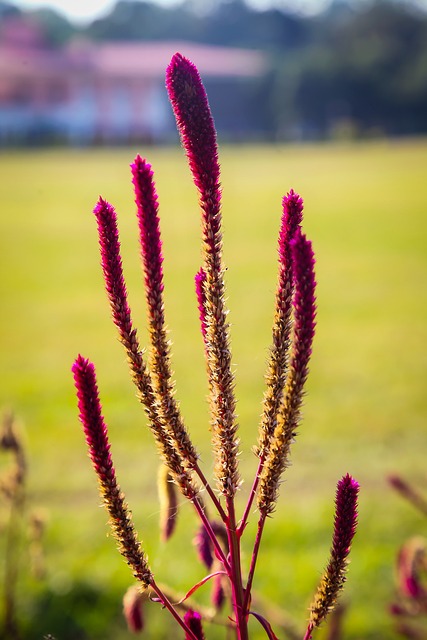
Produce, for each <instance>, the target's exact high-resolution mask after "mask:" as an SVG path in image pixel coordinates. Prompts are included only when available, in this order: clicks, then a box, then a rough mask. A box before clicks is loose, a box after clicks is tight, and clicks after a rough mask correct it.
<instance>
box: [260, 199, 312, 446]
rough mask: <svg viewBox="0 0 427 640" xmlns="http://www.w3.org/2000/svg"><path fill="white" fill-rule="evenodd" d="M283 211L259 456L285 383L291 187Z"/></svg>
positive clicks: (295, 211) (295, 219)
mask: <svg viewBox="0 0 427 640" xmlns="http://www.w3.org/2000/svg"><path fill="white" fill-rule="evenodd" d="M282 207H283V214H282V221H281V226H280V233H279V247H278V253H279V276H278V285H277V291H276V310H275V318H274V325H273V341H272V346H271V349H270V360H269V363H268V367H267V373H266V377H265V379H266V392H265V394H264V407H263V414H262V418H261V424H260V430H259V439H258V449H257V454H258V455H259V456H260V457H261V458H263V457H264V456H265V455H266V453H267V448H268V443H269V442H270V439H271V437H272V435H273V433H274V429H275V427H276V419H277V414H278V411H279V407H280V402H281V400H282V395H283V389H284V388H285V383H286V374H287V369H288V357H289V348H290V340H291V331H292V318H291V315H292V293H293V278H292V254H291V244H290V241H291V240H292V239H293V238H294V236H295V233H296V231H297V229H298V228H299V226H300V224H301V222H302V216H303V200H302V198H301V197H300V196H299V195H298V194H297V193H296V192H295V191H294V190H293V189H291V190H290V191H289V193H288V194H287V195H286V196H284V198H283V200H282Z"/></svg>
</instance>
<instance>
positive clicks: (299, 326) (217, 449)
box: [73, 54, 359, 640]
mask: <svg viewBox="0 0 427 640" xmlns="http://www.w3.org/2000/svg"><path fill="white" fill-rule="evenodd" d="M166 86H167V91H168V94H169V98H170V101H171V103H172V107H173V110H174V114H175V118H176V122H177V126H178V129H179V132H180V135H181V141H182V145H183V147H184V149H185V152H186V155H187V158H188V162H189V165H190V169H191V173H192V175H193V179H194V182H195V185H196V187H197V190H198V193H199V203H200V209H201V214H202V242H203V264H202V266H201V268H200V271H199V272H198V273H197V274H196V277H195V284H196V295H197V302H198V308H199V313H200V324H201V333H202V336H203V344H204V351H205V356H206V365H207V375H208V383H209V404H210V415H211V431H212V448H213V452H214V459H215V468H214V475H215V482H216V490H215V489H214V487H213V486H212V484H211V482H210V481H209V480H208V479H207V478H206V476H205V475H204V473H203V471H202V469H201V468H200V465H199V455H198V453H197V449H196V447H195V445H194V444H193V441H192V439H191V437H190V434H189V432H188V430H187V428H186V426H185V423H184V420H183V417H182V415H181V412H180V408H179V405H178V403H177V401H176V399H175V395H174V382H173V380H172V372H171V366H170V344H169V341H168V337H167V330H166V324H165V317H164V304H163V286H164V285H163V271H162V262H163V254H162V242H161V237H160V228H159V217H158V200H157V194H156V189H155V185H154V181H153V171H152V169H151V166H150V164H149V163H148V162H147V161H146V160H145V159H142V158H141V157H140V156H137V157H136V159H135V161H134V163H133V164H132V181H133V185H134V191H135V201H136V207H137V216H138V222H139V233H140V244H141V255H142V263H143V268H144V276H145V292H146V301H147V307H148V320H149V323H148V324H149V334H150V349H149V352H148V357H147V358H146V356H145V353H144V350H143V349H142V348H141V346H140V343H139V340H138V337H137V333H136V329H135V328H134V326H133V322H132V317H131V311H130V308H129V304H128V300H127V291H126V285H125V281H124V277H123V269H122V261H121V257H120V243H119V236H118V229H117V219H116V213H115V210H114V208H113V207H112V206H111V205H110V204H109V203H108V202H106V201H105V200H103V199H102V198H101V199H100V200H99V201H98V203H97V205H96V207H95V210H94V213H95V216H96V219H97V223H98V230H99V240H100V247H101V258H102V268H103V272H104V277H105V283H106V289H107V293H108V297H109V301H110V306H111V311H112V316H113V320H114V323H115V324H116V326H117V329H118V332H119V336H120V340H121V342H122V343H123V345H124V348H125V350H126V353H127V358H128V361H129V366H130V370H131V375H132V379H133V381H134V383H135V385H136V388H137V391H138V397H139V400H140V401H141V403H142V404H143V406H144V408H145V411H146V414H147V417H148V423H149V426H150V429H151V431H152V433H153V435H154V438H155V441H156V444H157V447H158V451H159V454H160V457H161V459H162V462H163V464H164V467H165V470H164V471H162V472H161V474H160V476H159V483H160V486H161V489H162V490H161V502H162V513H163V517H162V525H161V527H162V536H163V538H164V539H167V538H168V537H169V536H170V535H171V534H172V532H173V529H174V518H175V514H176V510H177V500H176V494H175V491H176V489H178V490H179V491H180V492H181V493H182V494H183V495H184V496H185V497H186V498H187V499H188V500H189V501H190V502H191V503H192V504H193V506H194V508H195V510H196V512H197V514H198V516H199V518H200V521H201V522H200V530H199V532H198V534H197V536H196V539H195V544H196V547H197V550H198V553H199V557H200V559H201V561H202V562H203V564H204V565H205V566H206V568H207V570H208V572H209V573H208V575H207V576H206V578H204V579H203V580H202V581H201V582H200V583H198V584H197V585H195V586H193V587H192V588H191V589H189V591H188V593H187V596H185V597H184V598H181V599H179V602H178V604H174V603H173V601H174V600H176V598H175V596H174V595H173V594H171V592H170V591H168V589H165V588H164V587H161V586H159V584H158V583H157V581H156V579H155V576H154V575H153V572H152V570H151V568H150V565H149V563H148V559H147V556H146V554H145V553H144V551H143V549H142V547H141V543H140V542H139V540H138V537H137V534H136V532H135V529H134V526H133V524H132V521H131V516H130V512H129V510H128V507H127V505H126V502H125V500H124V497H123V494H122V492H121V490H120V487H119V485H118V482H117V479H116V474H115V470H114V465H113V461H112V458H111V453H110V445H109V442H108V434H107V427H106V424H105V421H104V418H103V415H102V411H101V404H100V400H99V396H98V389H97V382H96V377H95V368H94V365H93V364H92V363H91V362H89V360H87V359H86V358H84V357H82V356H78V358H77V359H76V361H75V363H74V366H73V373H74V380H75V385H76V388H77V395H78V404H79V410H80V420H81V422H82V424H83V428H84V432H85V435H86V441H87V445H88V447H89V453H90V457H91V459H92V462H93V465H94V468H95V471H96V473H97V475H98V479H99V485H100V490H101V494H102V497H103V501H104V504H105V506H106V508H107V510H108V512H109V515H110V524H111V528H112V531H113V533H114V536H115V537H116V539H117V541H118V544H119V550H120V552H121V553H122V555H123V556H124V558H125V559H126V561H127V563H128V564H129V566H130V567H131V569H132V571H133V574H134V576H135V578H136V579H137V581H138V584H139V590H136V591H135V590H131V591H130V592H129V593H128V594H127V596H126V599H125V611H126V615H127V618H128V621H129V624H130V626H131V627H132V628H133V630H138V629H140V628H141V627H142V623H143V621H142V618H141V615H140V613H138V606H139V605H140V603H141V602H142V600H145V599H147V595H148V596H149V597H150V598H151V599H152V600H155V601H157V602H159V603H161V605H162V606H163V607H165V608H166V609H168V611H169V612H170V613H171V614H172V616H173V617H174V618H175V619H176V621H177V622H178V624H179V625H180V626H181V627H182V629H183V631H184V633H185V638H186V639H187V640H201V639H202V638H204V637H205V635H204V634H205V631H204V630H203V626H204V625H205V623H206V621H207V620H209V619H211V618H212V615H211V614H209V613H207V612H205V611H204V610H203V608H202V607H198V606H197V605H196V604H194V603H193V602H191V604H190V601H189V598H190V596H191V595H192V594H194V592H195V591H196V590H197V589H198V588H199V587H200V586H202V585H203V584H205V583H206V582H207V581H208V580H212V583H213V589H212V600H213V603H214V605H215V607H216V610H217V611H219V609H220V608H221V606H223V603H224V600H225V599H226V598H229V599H230V603H231V611H232V613H231V615H230V616H229V618H228V619H227V620H226V621H225V624H226V625H227V627H228V628H229V629H230V627H231V628H232V629H234V631H235V636H236V638H238V640H246V639H247V638H248V637H249V636H248V617H249V615H253V616H255V617H256V618H257V620H258V621H259V622H260V623H261V625H262V627H263V628H264V630H265V633H266V635H267V637H268V638H270V639H274V638H276V636H275V634H274V632H273V630H272V627H271V624H270V622H268V621H267V620H266V619H265V617H263V616H262V615H261V614H260V613H259V612H258V611H255V610H253V609H252V607H251V594H252V585H253V580H254V574H255V568H256V562H257V557H258V552H259V548H260V542H261V538H262V534H263V530H264V526H265V523H266V520H267V517H268V516H270V515H271V514H272V513H273V511H274V510H275V508H276V504H277V499H278V495H279V486H280V482H281V477H282V474H283V472H284V470H285V469H286V467H287V466H288V465H289V456H290V449H291V445H292V442H293V440H294V438H295V435H296V430H297V427H298V423H299V419H300V409H301V404H302V400H303V396H304V385H305V382H306V379H307V375H308V367H309V360H310V355H311V351H312V342H313V337H314V331H315V314H316V307H315V284H316V283H315V274H314V255H313V251H312V246H311V242H310V241H309V240H307V238H306V237H305V235H304V234H303V233H302V231H301V222H302V215H303V201H302V199H301V197H300V196H299V195H298V194H297V193H295V192H294V191H293V190H291V191H290V192H289V193H288V194H287V195H286V196H285V197H284V198H283V202H282V208H283V215H282V221H281V228H280V235H279V251H278V253H279V274H278V284H277V292H276V309H275V319H274V325H273V339H272V346H271V349H270V357H269V362H268V368H267V374H266V392H265V396H264V401H263V413H262V418H261V422H260V426H259V434H258V444H257V447H256V455H257V456H258V460H259V462H258V470H257V473H256V476H255V479H254V482H253V484H252V488H251V490H250V493H249V496H248V499H247V504H246V507H245V509H244V511H243V513H242V514H241V516H238V514H237V513H236V502H235V497H236V492H237V491H238V489H239V487H240V484H241V479H240V475H239V465H238V454H239V440H238V424H237V416H236V398H235V384H234V377H233V371H232V366H231V362H232V358H231V350H230V335H229V334H230V332H229V324H228V321H227V308H226V303H225V286H224V277H223V276H224V263H223V257H222V234H221V188H220V167H219V162H218V148H217V140H216V131H215V127H214V122H213V119H212V115H211V112H210V108H209V104H208V100H207V96H206V93H205V90H204V87H203V84H202V81H201V79H200V76H199V73H198V71H197V69H196V67H195V66H194V65H193V64H192V63H191V62H190V61H189V60H187V59H186V58H184V57H183V56H182V55H180V54H176V55H175V56H174V57H173V58H172V61H171V63H170V65H169V67H168V69H167V74H166ZM201 488H203V489H204V490H205V491H204V494H205V495H206V497H205V498H203V500H202V497H201V493H200V489H201ZM358 489H359V487H358V484H357V482H356V481H355V480H354V479H353V478H351V477H350V476H349V475H346V476H345V477H344V478H342V479H341V480H340V481H339V482H338V486H337V496H336V513H335V529H334V535H333V542H332V548H331V557H330V560H329V563H328V564H327V568H326V571H325V574H324V576H323V578H322V580H321V582H320V585H319V588H318V591H317V594H316V596H315V598H314V602H313V604H312V606H311V611H310V618H309V622H308V624H307V630H306V632H305V635H304V638H305V640H308V639H309V638H311V637H312V633H313V631H314V629H315V628H316V627H318V626H319V624H320V623H321V622H322V620H323V619H324V618H325V617H326V615H327V613H328V612H329V611H330V610H331V609H332V608H333V606H334V604H335V602H336V599H337V596H338V593H339V591H340V590H341V588H342V586H343V584H344V581H345V573H346V563H347V556H348V553H349V550H350V545H351V541H352V538H353V535H354V532H355V527H356V517H357V495H358ZM254 502H256V504H257V507H258V513H259V522H258V528H257V534H256V538H255V540H254V542H253V552H252V556H251V561H250V563H249V566H248V567H243V566H242V562H241V541H242V537H243V534H244V532H245V528H246V525H247V522H248V517H249V513H250V511H251V508H252V506H253V504H254ZM209 503H210V504H209ZM212 507H213V509H214V510H215V512H216V516H215V518H213V517H211V515H210V514H211V509H212Z"/></svg>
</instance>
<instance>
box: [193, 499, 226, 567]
mask: <svg viewBox="0 0 427 640" xmlns="http://www.w3.org/2000/svg"><path fill="white" fill-rule="evenodd" d="M193 504H194V507H195V509H196V511H197V513H198V514H199V517H200V519H201V521H202V522H203V524H204V527H205V529H206V531H207V534H208V536H209V538H210V540H211V542H212V544H213V546H214V548H215V551H216V555H217V557H218V559H219V560H221V562H222V563H223V565H224V569H225V570H226V571H227V573H228V575H229V576H230V577H231V566H230V564H229V562H228V561H227V558H226V557H225V555H224V551H223V550H222V548H221V545H220V544H219V542H218V538H217V537H216V535H215V533H214V531H213V529H212V525H211V523H210V522H209V518H208V517H207V516H206V514H205V512H204V509H203V506H202V505H201V504H200V502H199V501H198V500H197V497H196V498H194V499H193Z"/></svg>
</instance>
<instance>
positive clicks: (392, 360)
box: [0, 141, 427, 639]
mask: <svg viewBox="0 0 427 640" xmlns="http://www.w3.org/2000/svg"><path fill="white" fill-rule="evenodd" d="M139 151H140V152H142V153H145V154H146V155H147V157H148V159H149V160H150V161H151V162H152V164H153V167H154V170H155V174H156V180H157V187H158V192H159V197H160V203H161V226H162V234H163V240H164V254H165V278H166V292H165V295H166V314H167V320H168V324H169V327H170V329H171V339H172V341H173V343H174V347H173V352H174V360H173V364H174V369H175V371H176V378H177V394H178V397H179V400H180V402H181V405H182V409H183V413H184V415H185V416H186V417H187V422H188V424H189V427H190V429H191V432H192V433H193V434H194V438H195V440H196V441H197V442H198V445H199V448H200V450H201V454H202V461H203V463H204V464H205V466H206V468H207V470H208V472H209V471H210V469H211V466H212V465H211V459H210V453H209V432H208V418H207V409H206V406H205V404H206V403H205V396H206V381H205V375H204V374H205V369H204V361H203V349H202V342H201V337H200V332H199V327H198V317H197V310H196V303H195V295H194V290H193V276H194V274H195V272H196V271H197V270H198V268H199V266H200V260H201V253H200V244H199V235H200V233H199V230H200V223H199V214H198V211H197V195H196V193H195V191H194V188H193V186H192V184H191V180H190V176H189V172H188V169H187V166H186V163H185V160H184V158H183V154H182V152H181V151H180V150H179V149H172V150H171V149H160V150H159V149H145V150H144V149H143V150H141V149H139ZM135 153H136V151H134V150H128V149H126V150H114V151H106V150H103V151H84V150H81V151H72V152H70V151H46V152H27V153H24V152H22V153H21V152H16V153H11V154H3V155H1V156H0V170H1V181H0V203H1V204H0V206H1V213H0V216H1V218H0V225H1V229H0V233H1V245H2V246H1V258H0V260H1V269H2V274H3V275H2V279H1V283H0V287H1V299H2V301H3V305H2V314H1V316H0V335H1V345H0V346H1V353H2V368H1V374H0V375H1V378H0V404H1V405H3V406H9V407H12V408H13V409H14V411H15V413H16V414H17V415H18V416H19V418H20V420H21V421H22V422H23V423H24V424H25V429H26V439H27V441H28V454H29V458H30V488H31V494H32V500H33V502H34V503H36V504H41V505H43V506H44V507H45V508H46V509H47V510H48V512H49V514H50V515H49V527H48V534H47V538H48V542H49V546H48V563H49V580H50V581H51V582H52V584H53V585H54V586H55V585H59V587H58V586H57V587H55V588H57V589H58V592H60V591H61V589H66V585H67V584H70V582H72V581H73V580H75V579H77V578H78V577H80V578H85V579H88V580H92V581H95V582H96V583H103V584H104V586H106V585H111V589H114V590H116V591H118V592H120V590H121V589H123V588H124V587H125V586H126V585H127V584H128V583H129V582H130V581H131V580H130V573H129V572H128V570H127V568H126V567H125V566H122V563H121V560H120V558H119V557H118V555H117V553H116V552H115V550H114V548H113V547H114V544H113V543H112V541H111V539H109V540H105V532H106V527H105V521H106V516H105V514H104V513H103V512H102V511H101V510H100V509H99V508H97V505H98V503H99V499H98V497H97V491H96V481H95V478H94V476H93V474H92V471H91V469H90V465H89V461H88V460H87V457H86V451H85V447H84V442H83V436H82V434H81V432H80V428H79V425H78V422H77V410H76V402H75V397H74V390H73V386H72V378H71V374H70V367H71V364H72V361H73V359H74V358H75V356H76V355H77V353H78V352H81V353H82V354H83V355H84V356H86V357H89V358H91V359H92V360H93V361H94V362H95V364H96V366H97V371H98V377H99V386H100V393H101V397H102V400H103V404H104V410H105V415H106V419H107V422H108V423H109V426H110V431H111V439H112V441H113V454H115V459H116V465H117V468H118V474H119V479H120V480H121V483H122V485H123V487H124V489H125V490H126V492H127V493H128V494H129V500H130V502H131V505H132V508H133V511H134V514H135V519H136V521H137V524H138V527H139V529H140V531H141V533H142V536H143V537H144V539H145V540H146V542H147V547H148V550H149V552H150V558H151V560H152V564H153V568H154V570H155V571H156V575H157V572H158V577H159V580H160V581H161V582H162V581H165V580H167V579H168V577H169V575H170V571H171V567H174V569H173V573H172V576H171V580H172V581H173V582H174V584H175V585H177V587H179V588H183V589H184V588H186V587H187V586H188V584H189V581H190V580H191V579H196V578H197V577H198V576H199V574H200V572H201V569H200V567H199V566H198V564H197V562H196V561H195V560H194V562H193V561H192V560H193V559H194V557H193V559H192V558H191V554H190V558H189V559H188V560H187V559H184V557H183V554H182V553H181V552H180V548H181V547H180V545H184V544H187V542H184V540H185V541H188V529H189V528H191V523H192V522H193V516H192V514H191V510H190V509H189V507H188V506H185V508H184V510H183V519H184V518H185V520H186V521H188V523H189V524H187V522H183V521H182V522H181V524H180V528H179V529H178V536H177V539H176V541H172V543H171V550H170V551H167V550H164V549H163V547H161V546H160V545H159V543H158V542H157V515H158V514H157V503H156V495H155V475H156V465H157V459H156V456H155V451H154V446H153V444H152V441H151V436H150V434H149V433H148V431H147V430H146V428H145V426H144V425H145V421H144V415H143V411H142V409H141V407H140V406H139V405H138V403H137V401H136V399H135V397H134V395H135V394H134V390H133V388H132V386H131V383H130V380H129V375H128V372H127V368H126V363H125V357H124V354H123V351H122V349H121V346H120V345H119V344H118V341H117V339H116V334H115V331H114V327H113V326H112V323H111V321H110V318H109V310H108V304H107V300H106V297H105V294H104V291H103V285H102V277H101V269H100V267H99V255H98V247H97V236H96V224H95V219H94V216H93V215H91V210H92V208H93V206H94V204H95V201H96V199H97V196H98V195H99V194H102V195H103V196H104V197H105V198H107V199H108V200H110V201H111V202H112V203H113V204H114V205H115V206H116V208H117V210H118V214H119V223H120V228H121V233H122V245H123V253H124V265H125V272H126V276H127V281H128V288H129V294H130V300H131V306H132V308H133V311H134V316H135V322H136V324H137V325H138V327H139V331H140V336H141V339H142V341H143V342H144V340H145V335H146V334H145V332H144V326H145V309H144V293H143V288H142V278H141V270H140V265H139V255H138V254H139V249H138V243H137V225H136V219H135V215H134V205H133V195H132V190H131V184H130V171H129V169H128V165H129V163H130V162H131V161H132V159H133V157H134V155H135ZM426 159H427V143H426V142H425V141H419V142H399V143H390V142H387V141H384V142H380V143H364V144H359V145H348V146H345V145H342V146H340V145H319V146H302V147H294V146H284V147H282V146H281V147H267V146H259V147H254V146H249V147H240V148H234V147H225V148H224V149H222V153H221V160H222V174H223V175H222V181H223V192H224V209H223V214H224V243H225V248H224V251H225V260H226V263H227V266H228V272H227V286H228V289H227V291H228V302H229V307H230V309H231V312H230V320H231V323H232V339H233V361H234V362H235V366H236V377H237V394H238V399H239V402H238V411H239V415H240V421H241V439H242V449H243V453H242V455H241V466H242V472H243V475H244V476H245V477H246V479H247V482H246V484H245V485H244V486H243V489H242V494H243V495H245V490H246V489H247V487H248V485H249V481H250V478H251V475H252V474H253V472H254V471H255V466H256V465H255V459H254V456H253V455H252V453H251V451H250V449H251V446H252V444H254V443H255V440H256V433H257V424H258V416H259V413H260V401H261V397H262V392H263V373H264V366H265V361H266V358H267V353H268V346H269V342H270V328H271V321H272V315H273V300H274V291H275V282H276V280H275V279H276V246H277V232H278V227H279V220H280V213H281V197H282V195H283V194H284V193H285V192H286V191H288V190H289V188H291V187H293V188H295V189H296V190H297V191H299V192H300V193H301V195H302V196H303V197H304V199H305V205H306V214H305V223H304V227H305V230H306V232H307V234H308V235H309V237H310V238H311V239H312V240H313V244H314V248H315V252H316V256H317V278H318V330H317V335H316V341H315V348H314V355H313V361H312V367H311V369H312V371H311V377H310V381H309V385H308V396H307V400H306V404H305V408H304V421H303V423H302V425H301V428H300V433H299V436H298V439H297V443H296V444H295V447H294V451H293V466H292V468H291V469H289V470H288V471H287V473H286V482H285V483H284V485H283V490H282V500H281V504H280V509H279V510H278V512H277V514H276V515H275V517H274V519H273V520H272V522H271V523H269V526H268V528H267V533H266V539H265V544H264V546H263V548H262V552H261V557H260V566H259V574H258V583H256V584H255V587H256V586H257V584H258V586H259V587H260V589H261V590H262V591H263V592H264V593H265V595H266V596H267V597H268V598H271V600H272V601H275V602H276V603H277V604H278V605H283V606H284V607H285V608H287V609H290V610H292V613H294V615H295V617H296V618H297V620H298V621H299V622H300V623H301V624H302V622H303V620H304V619H305V616H306V610H307V606H308V604H309V600H310V597H311V594H312V591H313V589H314V587H315V584H316V581H317V579H318V577H319V575H320V573H321V571H322V569H323V565H324V563H325V562H326V556H327V550H328V546H329V536H330V530H331V519H332V508H333V504H332V502H333V495H334V490H335V483H336V481H337V480H338V478H339V477H340V475H342V474H343V473H345V472H347V471H348V472H350V473H352V474H353V475H354V476H355V477H356V478H357V479H358V480H359V481H360V482H361V485H362V486H361V515H360V528H359V531H358V534H357V537H356V540H355V544H354V552H353V554H352V565H351V570H350V575H349V582H348V588H347V590H346V593H347V597H348V599H349V600H350V602H351V606H350V608H349V612H348V619H347V625H346V637H347V638H349V639H352V638H354V639H356V638H361V637H363V638H364V639H366V638H378V637H381V638H392V637H393V635H392V632H391V627H390V621H389V620H388V616H387V611H386V607H387V604H388V601H389V600H390V599H391V597H392V590H393V586H392V579H393V566H392V564H393V562H394V557H395V554H396V552H397V549H398V546H399V544H400V543H401V542H403V540H404V538H405V536H407V535H408V534H409V533H412V532H414V533H417V532H418V533H422V532H423V529H424V530H425V523H424V522H423V521H422V519H421V518H419V517H418V516H417V515H416V514H414V513H413V512H412V511H411V509H410V508H409V507H407V506H406V505H401V504H400V502H399V499H398V498H397V497H395V495H394V494H393V493H392V492H391V491H390V490H389V489H388V487H387V485H386V482H385V477H386V475H387V473H388V472H390V471H399V472H402V473H404V474H406V475H407V477H408V478H410V479H412V478H413V479H414V480H415V481H417V480H419V479H423V477H424V480H425V452H426V445H427V429H426V418H427V393H426V380H427V375H426V374H427V351H426V349H425V345H426V344H427V290H426V285H425V283H426V281H427V251H426V247H427V183H426V181H425V164H426ZM426 484H427V483H426ZM255 520H256V517H255V516H254V518H253V522H251V525H250V526H251V527H252V529H250V531H252V532H253V530H254V529H253V526H254V524H255ZM194 523H195V520H194ZM248 538H249V539H250V534H248ZM249 549H250V545H249V541H248V546H247V552H248V553H249ZM64 584H65V587H64ZM61 585H62V586H61ZM294 607H295V609H294ZM116 637H117V636H116ZM153 637H159V636H153ZM257 637H258V636H257ZM260 637H262V636H260Z"/></svg>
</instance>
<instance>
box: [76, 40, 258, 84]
mask: <svg viewBox="0 0 427 640" xmlns="http://www.w3.org/2000/svg"><path fill="white" fill-rule="evenodd" d="M177 51H179V52H180V53H182V54H183V55H185V56H186V57H187V58H189V59H190V60H191V61H192V62H194V63H195V64H196V65H197V68H198V69H199V71H200V73H201V74H202V75H203V76H217V77H227V76H228V77H254V76H259V75H262V74H263V73H264V72H265V71H266V69H267V60H266V57H265V55H264V54H263V53H261V52H260V51H254V50H250V49H233V48H230V47H217V46H211V45H204V44H197V43H193V42H179V41H177V42H106V43H98V44H94V43H90V44H87V43H86V44H80V45H79V44H78V43H73V44H72V45H70V48H69V53H70V55H71V57H72V58H74V59H76V57H78V58H81V59H82V60H85V62H86V65H87V67H88V68H92V69H94V70H96V71H97V72H98V73H100V74H102V75H104V74H105V75H108V76H110V77H111V76H113V77H114V76H115V77H127V78H129V77H150V78H155V77H160V76H163V75H164V73H165V70H166V67H167V65H168V64H169V62H170V59H171V57H172V56H173V54H174V53H176V52H177Z"/></svg>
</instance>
